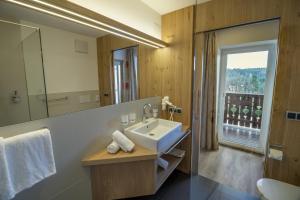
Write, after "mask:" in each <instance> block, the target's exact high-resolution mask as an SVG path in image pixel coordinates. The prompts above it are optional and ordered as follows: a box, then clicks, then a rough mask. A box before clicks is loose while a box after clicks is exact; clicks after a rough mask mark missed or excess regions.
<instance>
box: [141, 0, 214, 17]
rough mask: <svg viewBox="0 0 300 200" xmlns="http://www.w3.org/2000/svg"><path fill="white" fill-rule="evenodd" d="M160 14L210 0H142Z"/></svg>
mask: <svg viewBox="0 0 300 200" xmlns="http://www.w3.org/2000/svg"><path fill="white" fill-rule="evenodd" d="M141 1H142V2H143V3H145V4H146V5H148V6H149V7H150V8H152V9H153V10H155V11H156V12H158V13H159V14H160V15H164V14H167V13H169V12H172V11H175V10H179V9H181V8H185V7H188V6H190V5H195V4H196V1H197V4H200V3H204V2H207V1H209V0H141Z"/></svg>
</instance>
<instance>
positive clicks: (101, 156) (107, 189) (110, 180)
mask: <svg viewBox="0 0 300 200" xmlns="http://www.w3.org/2000/svg"><path fill="white" fill-rule="evenodd" d="M182 131H183V132H184V133H185V134H187V135H188V134H189V133H190V131H189V129H188V127H186V126H184V127H183V130H182ZM181 139H182V138H181ZM181 139H180V141H181ZM178 141H179V140H178ZM174 147H175V146H174ZM174 147H172V148H174ZM157 157H158V155H157V154H156V153H155V152H153V151H151V150H149V149H146V148H143V147H140V146H136V147H135V149H134V151H133V152H131V153H125V152H123V151H119V152H118V153H116V154H109V153H107V152H106V149H104V150H102V151H99V152H97V153H95V154H92V155H89V156H87V157H85V158H84V159H83V160H82V161H81V162H82V165H83V166H85V167H90V169H91V171H90V173H91V185H92V195H93V200H108V199H122V198H130V197H138V196H145V195H152V194H154V193H156V191H157V190H158V189H159V188H160V187H161V185H162V184H163V183H164V182H165V181H166V179H167V178H168V177H169V175H170V174H171V173H172V172H173V171H174V170H175V169H176V168H177V167H178V165H179V164H180V163H181V161H182V160H183V159H185V157H182V158H178V157H174V156H171V155H167V154H166V155H162V158H163V159H165V160H167V161H168V162H169V165H168V168H167V169H166V170H164V169H162V168H160V167H158V165H157Z"/></svg>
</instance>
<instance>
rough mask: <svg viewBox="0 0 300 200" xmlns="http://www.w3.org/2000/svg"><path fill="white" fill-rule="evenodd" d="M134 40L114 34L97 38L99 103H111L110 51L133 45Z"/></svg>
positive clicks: (102, 104)
mask: <svg viewBox="0 0 300 200" xmlns="http://www.w3.org/2000/svg"><path fill="white" fill-rule="evenodd" d="M135 45H137V44H136V43H135V42H133V41H130V40H126V39H123V38H120V37H117V36H114V35H106V36H103V37H99V38H97V54H98V77H99V91H100V105H101V106H107V105H111V104H112V103H113V91H112V53H113V51H114V50H117V49H122V48H125V47H130V46H135Z"/></svg>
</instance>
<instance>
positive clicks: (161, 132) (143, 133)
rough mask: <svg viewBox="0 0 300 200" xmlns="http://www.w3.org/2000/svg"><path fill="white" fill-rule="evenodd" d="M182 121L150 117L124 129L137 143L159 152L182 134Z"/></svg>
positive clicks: (168, 146)
mask: <svg viewBox="0 0 300 200" xmlns="http://www.w3.org/2000/svg"><path fill="white" fill-rule="evenodd" d="M181 129H182V123H180V122H174V121H169V120H164V119H155V118H150V119H147V120H146V121H145V122H140V123H138V124H135V125H133V126H131V127H128V128H126V129H125V134H126V135H127V136H128V137H129V138H130V139H131V140H132V141H133V142H134V143H135V144H137V145H140V146H142V147H145V148H148V149H150V150H153V151H154V152H156V153H157V154H159V155H160V154H161V153H163V152H165V151H166V150H168V149H169V148H170V147H171V146H172V145H173V144H175V143H176V142H177V141H178V140H179V139H180V138H181V137H182V136H183V132H182V131H181Z"/></svg>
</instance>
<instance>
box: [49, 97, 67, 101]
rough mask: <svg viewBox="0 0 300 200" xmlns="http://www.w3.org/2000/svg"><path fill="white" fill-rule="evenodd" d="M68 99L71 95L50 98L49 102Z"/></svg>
mask: <svg viewBox="0 0 300 200" xmlns="http://www.w3.org/2000/svg"><path fill="white" fill-rule="evenodd" d="M68 99H69V97H68V96H65V97H61V98H55V99H48V102H57V101H67V100H68Z"/></svg>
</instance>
